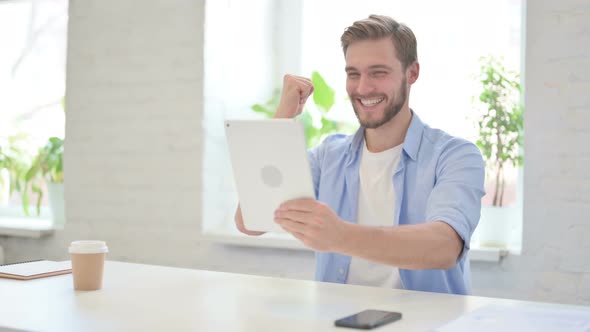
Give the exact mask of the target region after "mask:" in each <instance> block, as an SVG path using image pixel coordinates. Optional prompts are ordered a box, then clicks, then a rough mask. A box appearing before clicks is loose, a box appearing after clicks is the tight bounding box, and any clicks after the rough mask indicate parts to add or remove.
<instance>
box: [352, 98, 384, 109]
mask: <svg viewBox="0 0 590 332" xmlns="http://www.w3.org/2000/svg"><path fill="white" fill-rule="evenodd" d="M357 100H358V101H359V102H360V103H361V105H363V106H365V107H372V106H375V105H377V104H379V103H381V102H382V101H383V100H385V98H384V97H380V98H357Z"/></svg>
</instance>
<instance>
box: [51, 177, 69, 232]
mask: <svg viewBox="0 0 590 332" xmlns="http://www.w3.org/2000/svg"><path fill="white" fill-rule="evenodd" d="M47 192H48V196H49V197H48V198H49V209H50V210H51V220H52V222H53V227H55V228H58V229H60V228H63V227H64V225H65V223H66V218H65V203H64V202H65V199H64V184H63V183H55V182H47Z"/></svg>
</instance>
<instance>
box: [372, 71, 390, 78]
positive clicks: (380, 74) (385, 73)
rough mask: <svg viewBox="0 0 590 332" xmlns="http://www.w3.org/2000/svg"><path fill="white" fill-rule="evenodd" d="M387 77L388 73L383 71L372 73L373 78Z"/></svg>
mask: <svg viewBox="0 0 590 332" xmlns="http://www.w3.org/2000/svg"><path fill="white" fill-rule="evenodd" d="M385 75H387V72H386V71H381V70H380V71H375V72H373V73H372V76H375V77H383V76H385Z"/></svg>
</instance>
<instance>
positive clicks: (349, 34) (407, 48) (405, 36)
mask: <svg viewBox="0 0 590 332" xmlns="http://www.w3.org/2000/svg"><path fill="white" fill-rule="evenodd" d="M385 37H391V40H392V41H393V45H394V46H395V50H396V52H397V54H396V55H397V57H398V59H399V60H400V61H401V63H402V65H403V67H404V69H405V68H407V67H408V66H409V65H410V64H412V63H413V62H414V61H416V60H417V59H418V51H417V50H416V36H414V33H413V32H412V30H411V29H410V28H409V27H408V26H407V25H405V24H403V23H398V22H397V21H396V20H394V19H393V18H391V17H388V16H383V15H370V16H369V17H368V18H366V19H363V20H360V21H356V22H354V23H353V24H352V25H351V26H349V27H348V28H346V29H345V30H344V33H343V34H342V37H340V41H341V43H342V50H343V51H344V55H346V50H347V49H348V46H349V45H350V44H352V43H353V42H355V41H361V40H375V39H381V38H385Z"/></svg>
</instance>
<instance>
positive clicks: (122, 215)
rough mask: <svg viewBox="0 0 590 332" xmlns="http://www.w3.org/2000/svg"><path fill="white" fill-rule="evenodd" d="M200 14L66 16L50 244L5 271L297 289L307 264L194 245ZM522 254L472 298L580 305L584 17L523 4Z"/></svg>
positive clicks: (196, 5)
mask: <svg viewBox="0 0 590 332" xmlns="http://www.w3.org/2000/svg"><path fill="white" fill-rule="evenodd" d="M203 13H204V3H203V2H202V1H190V0H175V1H157V0H148V1H144V2H141V4H138V3H135V2H133V3H131V2H127V3H126V2H120V1H115V0H105V1H98V2H97V1H94V2H88V1H81V0H73V1H71V3H70V23H69V31H70V32H69V33H70V36H69V50H68V84H67V86H68V92H67V95H68V97H67V109H68V115H67V123H66V151H67V152H66V160H65V168H66V172H67V173H66V174H67V176H66V187H65V189H66V205H67V206H66V213H67V218H68V224H67V226H66V229H65V230H64V231H61V232H58V233H57V234H56V235H55V236H53V237H50V238H46V239H43V240H32V239H31V240H23V239H18V238H0V245H2V246H3V247H4V250H5V255H6V259H7V261H15V260H19V259H27V258H29V257H47V258H50V259H51V258H53V259H60V258H65V257H66V253H65V251H66V247H67V243H68V242H69V241H71V240H74V239H84V238H99V239H103V240H106V241H107V242H108V244H109V246H110V249H111V252H110V254H109V256H110V258H111V259H118V260H127V261H134V262H147V263H153V264H164V265H173V266H190V267H197V268H205V269H214V270H222V271H231V272H242V273H259V274H264V275H274V276H285V277H293V278H311V277H312V271H313V257H312V255H311V254H310V253H306V252H299V251H287V250H270V249H253V248H242V247H226V246H221V245H216V244H212V243H209V242H207V241H206V240H204V239H201V238H200V237H199V235H198V228H199V225H200V220H201V199H202V196H201V189H202V180H201V170H202V165H201V163H202V153H203V142H202V134H203V130H202V126H201V121H202V118H203V114H202V113H203V106H202V91H203V56H202V53H203ZM527 13H528V15H527V26H526V29H527V33H528V35H527V36H528V37H527V51H526V66H525V68H526V69H525V70H526V84H525V89H526V106H527V110H526V115H525V116H526V120H525V129H526V142H525V149H526V160H525V164H526V168H525V202H524V204H525V211H524V218H525V224H524V245H525V247H524V251H523V255H522V256H509V257H508V258H507V259H506V260H505V261H504V262H503V263H502V264H501V265H497V264H491V265H490V264H485V263H475V264H473V266H472V270H473V284H474V293H475V294H478V295H489V296H500V297H510V298H521V299H533V300H542V301H556V302H565V303H578V304H586V305H588V304H590V245H589V244H588V243H589V241H588V240H587V239H588V238H590V223H589V221H588V215H589V213H588V212H589V211H590V177H589V175H588V172H587V165H589V164H590V148H589V147H588V144H587V142H590V126H589V125H588V123H590V121H589V120H590V98H589V97H588V93H587V91H589V90H590V80H589V79H588V77H590V33H588V32H589V31H590V23H589V22H590V7H589V6H588V3H587V1H583V0H566V1H559V2H557V1H555V2H554V1H550V0H543V1H529V2H528V3H527Z"/></svg>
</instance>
